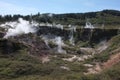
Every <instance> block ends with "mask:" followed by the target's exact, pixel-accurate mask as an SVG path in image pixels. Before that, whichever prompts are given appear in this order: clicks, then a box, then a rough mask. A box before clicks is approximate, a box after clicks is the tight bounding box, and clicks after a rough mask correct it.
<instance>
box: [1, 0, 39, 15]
mask: <svg viewBox="0 0 120 80" xmlns="http://www.w3.org/2000/svg"><path fill="white" fill-rule="evenodd" d="M37 12H39V11H38V9H36V8H32V7H24V6H22V5H21V6H18V5H15V4H12V3H7V2H3V1H0V14H2V15H5V14H23V15H26V14H31V13H37Z"/></svg>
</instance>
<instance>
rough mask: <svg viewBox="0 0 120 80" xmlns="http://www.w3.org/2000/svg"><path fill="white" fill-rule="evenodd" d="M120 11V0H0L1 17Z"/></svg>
mask: <svg viewBox="0 0 120 80" xmlns="http://www.w3.org/2000/svg"><path fill="white" fill-rule="evenodd" d="M104 9H115V10H120V0H0V15H6V14H12V15H13V14H22V15H28V14H37V13H38V12H40V13H56V14H60V13H84V12H91V11H100V10H104Z"/></svg>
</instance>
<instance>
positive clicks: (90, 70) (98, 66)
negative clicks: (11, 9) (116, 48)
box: [84, 53, 120, 75]
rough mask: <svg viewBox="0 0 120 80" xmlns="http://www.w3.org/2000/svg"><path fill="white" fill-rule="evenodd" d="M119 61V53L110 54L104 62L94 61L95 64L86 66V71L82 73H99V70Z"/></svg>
mask: <svg viewBox="0 0 120 80" xmlns="http://www.w3.org/2000/svg"><path fill="white" fill-rule="evenodd" d="M119 62H120V53H117V54H114V55H111V57H110V59H109V60H107V61H106V62H104V63H101V64H99V63H96V65H95V66H94V67H92V68H88V72H87V73H84V74H85V75H87V74H97V73H100V72H101V71H103V70H105V69H109V68H110V67H112V66H114V65H115V64H117V63H119Z"/></svg>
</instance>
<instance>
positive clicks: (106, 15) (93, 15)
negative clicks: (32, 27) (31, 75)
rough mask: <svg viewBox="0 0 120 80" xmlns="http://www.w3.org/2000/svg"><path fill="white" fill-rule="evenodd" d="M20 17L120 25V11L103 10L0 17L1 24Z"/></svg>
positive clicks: (63, 22)
mask: <svg viewBox="0 0 120 80" xmlns="http://www.w3.org/2000/svg"><path fill="white" fill-rule="evenodd" d="M19 17H22V18H24V19H26V20H32V19H33V20H35V21H37V22H39V23H41V22H44V23H46V22H48V23H60V24H63V25H68V24H73V25H79V26H81V25H84V24H85V23H86V21H89V22H91V23H92V24H96V25H101V24H104V25H114V26H116V25H120V20H119V19H120V11H118V10H103V11H97V12H87V13H65V14H50V13H46V14H40V13H38V14H36V15H26V16H23V15H13V16H11V15H5V16H0V22H5V21H15V20H17V19H18V18H19Z"/></svg>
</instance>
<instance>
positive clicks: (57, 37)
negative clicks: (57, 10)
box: [0, 10, 120, 80]
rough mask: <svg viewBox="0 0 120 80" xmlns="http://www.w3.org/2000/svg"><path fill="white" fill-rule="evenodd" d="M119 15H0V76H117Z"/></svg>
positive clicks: (32, 79)
mask: <svg viewBox="0 0 120 80" xmlns="http://www.w3.org/2000/svg"><path fill="white" fill-rule="evenodd" d="M119 18H120V11H117V10H103V11H98V12H88V13H67V14H52V16H51V15H50V14H40V13H38V14H37V15H32V16H30V15H28V16H22V15H13V16H10V15H6V16H0V23H1V24H0V80H119V79H120V29H119V28H120V21H119ZM103 25H104V26H103Z"/></svg>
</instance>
